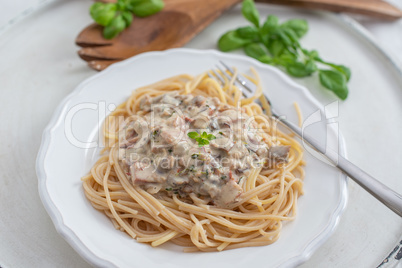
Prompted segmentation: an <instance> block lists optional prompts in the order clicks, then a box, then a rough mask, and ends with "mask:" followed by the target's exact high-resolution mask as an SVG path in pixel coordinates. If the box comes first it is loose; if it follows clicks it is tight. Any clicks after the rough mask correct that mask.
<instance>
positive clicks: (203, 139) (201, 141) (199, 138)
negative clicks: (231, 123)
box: [187, 131, 216, 147]
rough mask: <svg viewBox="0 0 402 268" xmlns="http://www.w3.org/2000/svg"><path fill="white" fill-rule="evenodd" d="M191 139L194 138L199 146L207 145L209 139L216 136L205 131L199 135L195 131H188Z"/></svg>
mask: <svg viewBox="0 0 402 268" xmlns="http://www.w3.org/2000/svg"><path fill="white" fill-rule="evenodd" d="M187 136H189V137H190V138H191V139H193V140H195V141H196V142H197V143H198V146H199V147H202V146H204V145H208V144H209V142H210V141H212V140H214V139H216V137H215V136H214V135H212V134H208V133H206V132H205V131H204V132H203V133H202V134H201V135H200V134H198V133H197V132H195V131H194V132H189V133H188V134H187Z"/></svg>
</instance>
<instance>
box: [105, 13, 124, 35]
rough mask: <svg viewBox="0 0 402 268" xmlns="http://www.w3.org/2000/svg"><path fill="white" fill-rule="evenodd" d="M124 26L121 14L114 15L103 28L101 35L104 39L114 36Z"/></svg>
mask: <svg viewBox="0 0 402 268" xmlns="http://www.w3.org/2000/svg"><path fill="white" fill-rule="evenodd" d="M125 28H126V22H125V21H124V19H123V16H122V15H119V16H117V17H115V18H114V19H113V20H112V21H111V22H110V23H109V24H108V25H107V26H106V27H105V28H104V29H103V37H105V38H106V39H113V38H115V37H116V36H117V35H118V34H119V33H120V32H122V31H123V30H124V29H125Z"/></svg>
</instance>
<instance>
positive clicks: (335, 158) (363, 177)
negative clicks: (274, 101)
mask: <svg viewBox="0 0 402 268" xmlns="http://www.w3.org/2000/svg"><path fill="white" fill-rule="evenodd" d="M220 63H221V64H222V65H223V67H224V68H222V67H220V66H219V65H217V66H216V67H217V68H218V69H219V70H220V71H221V73H222V74H223V75H225V76H226V77H227V78H228V79H229V80H230V79H231V78H232V76H233V74H234V71H233V69H232V68H230V67H229V66H228V65H227V64H225V63H224V62H222V61H220ZM208 75H209V77H211V78H213V79H215V80H216V79H217V80H218V81H219V82H221V83H224V78H223V77H222V76H221V74H220V73H218V72H216V71H215V70H212V73H211V72H209V73H208ZM236 82H237V83H236V85H237V86H238V87H239V89H240V90H242V89H245V90H242V94H243V96H244V97H246V98H250V97H252V96H253V95H254V93H255V91H256V89H257V86H256V85H255V84H254V83H253V82H251V81H250V80H248V79H247V78H245V77H244V76H241V75H237V76H236ZM264 97H265V99H266V100H267V102H268V103H269V105H270V109H271V111H270V112H271V116H272V117H273V118H274V119H276V120H278V121H279V122H280V123H282V124H283V125H285V126H286V127H287V128H289V129H290V130H291V131H293V132H294V133H295V134H296V135H297V136H299V137H300V138H301V139H302V140H303V141H304V142H305V143H306V144H308V145H309V146H311V147H312V148H313V149H314V150H315V151H317V152H319V153H320V154H321V155H323V156H325V157H326V158H327V159H328V160H329V161H331V162H332V163H333V164H334V165H335V166H336V167H337V168H338V169H340V170H341V171H342V172H343V173H345V174H346V175H347V176H348V177H350V178H351V179H353V180H354V181H355V182H356V183H357V184H359V185H360V186H361V187H363V188H364V189H365V190H366V191H367V192H369V193H370V194H371V195H373V196H374V197H375V198H377V199H378V200H379V201H380V202H382V203H383V204H384V205H386V206H387V207H388V208H389V209H391V210H392V211H393V212H395V213H396V214H398V215H399V216H401V217H402V196H401V195H400V194H398V193H397V192H395V191H393V190H391V189H390V188H389V187H387V186H386V185H384V184H383V183H381V182H379V181H378V180H376V179H375V178H374V177H372V176H370V175H369V174H367V173H366V172H364V171H363V170H362V169H360V168H359V167H357V166H356V165H354V164H353V163H351V162H349V161H348V160H347V159H346V158H344V157H343V156H341V155H339V154H337V153H335V151H332V150H328V148H326V147H325V146H324V145H323V144H321V143H320V142H318V141H317V140H315V139H314V138H312V137H310V136H308V135H306V134H305V133H303V132H302V130H301V129H300V128H299V127H298V126H297V125H295V124H293V123H292V122H289V121H287V120H285V119H283V118H281V117H280V116H279V115H278V113H277V112H275V110H274V109H273V108H272V105H271V102H270V101H269V99H268V97H267V96H266V95H264Z"/></svg>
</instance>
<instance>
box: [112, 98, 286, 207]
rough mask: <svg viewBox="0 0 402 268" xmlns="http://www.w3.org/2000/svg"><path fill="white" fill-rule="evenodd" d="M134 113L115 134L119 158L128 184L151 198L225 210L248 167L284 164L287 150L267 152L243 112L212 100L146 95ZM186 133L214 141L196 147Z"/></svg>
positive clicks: (239, 189)
mask: <svg viewBox="0 0 402 268" xmlns="http://www.w3.org/2000/svg"><path fill="white" fill-rule="evenodd" d="M139 108H140V111H139V112H138V113H137V115H135V116H133V118H132V119H131V122H130V123H127V124H126V125H125V127H124V128H123V129H122V130H121V132H120V138H119V147H120V149H119V159H120V161H121V166H122V167H123V169H124V171H125V172H126V175H127V177H128V178H129V179H130V181H131V183H132V184H133V185H138V186H140V187H142V188H143V189H145V190H146V191H148V192H149V193H150V194H154V195H163V194H167V195H169V196H172V194H178V195H179V197H181V198H183V199H186V198H187V199H188V200H191V199H189V198H188V197H189V195H190V194H192V193H193V194H195V195H196V196H198V197H201V198H203V199H204V200H207V201H209V203H210V204H214V205H217V206H219V207H228V206H231V205H233V204H234V203H236V202H237V201H238V200H239V199H240V198H241V194H242V192H243V190H242V187H241V185H242V183H244V181H245V180H246V178H247V177H248V176H249V174H250V172H251V171H252V169H253V168H257V167H261V166H264V167H265V168H270V167H272V165H273V164H277V163H284V162H287V158H288V152H289V146H276V147H271V148H268V146H267V145H266V143H265V142H263V139H262V137H261V136H260V135H259V134H258V131H257V129H256V124H255V122H254V121H253V120H252V118H250V117H249V116H247V115H246V114H245V113H244V110H242V109H241V108H235V107H233V106H230V105H227V104H223V103H221V102H220V101H219V99H218V98H216V97H214V98H210V97H203V96H192V95H179V94H177V93H167V94H164V95H160V96H157V97H154V98H151V97H149V96H148V95H146V96H145V97H144V98H143V99H142V100H141V102H140V107H139ZM189 132H198V133H199V134H201V133H203V132H206V133H208V134H213V135H214V136H215V137H216V138H215V139H213V140H211V141H210V144H209V145H204V146H202V147H200V146H199V145H198V144H197V142H196V141H195V140H194V139H191V138H189V137H188V135H187V134H188V133H189ZM267 160H273V161H268V162H270V164H267Z"/></svg>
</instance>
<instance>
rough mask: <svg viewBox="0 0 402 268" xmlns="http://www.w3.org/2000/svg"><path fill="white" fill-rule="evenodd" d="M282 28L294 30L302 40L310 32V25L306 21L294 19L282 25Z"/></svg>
mask: <svg viewBox="0 0 402 268" xmlns="http://www.w3.org/2000/svg"><path fill="white" fill-rule="evenodd" d="M281 28H288V29H292V30H293V31H294V33H295V34H296V36H297V37H298V38H301V37H302V36H304V35H305V34H306V33H307V31H308V23H307V21H306V20H300V19H293V20H288V21H286V22H284V23H282V24H281Z"/></svg>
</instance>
